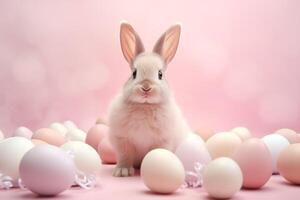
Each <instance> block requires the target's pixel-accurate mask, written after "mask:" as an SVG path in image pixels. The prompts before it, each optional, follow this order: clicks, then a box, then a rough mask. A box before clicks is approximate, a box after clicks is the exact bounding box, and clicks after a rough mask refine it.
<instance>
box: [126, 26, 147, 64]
mask: <svg viewBox="0 0 300 200" xmlns="http://www.w3.org/2000/svg"><path fill="white" fill-rule="evenodd" d="M120 41H121V48H122V52H123V55H124V57H125V59H126V60H127V62H128V63H129V64H132V62H133V59H134V58H135V57H136V56H137V55H138V54H140V53H142V52H143V51H144V46H143V44H142V41H141V39H140V37H139V36H138V34H137V33H136V32H135V30H134V29H133V28H132V26H131V25H130V24H128V23H127V22H122V23H121V27H120Z"/></svg>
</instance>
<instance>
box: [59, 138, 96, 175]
mask: <svg viewBox="0 0 300 200" xmlns="http://www.w3.org/2000/svg"><path fill="white" fill-rule="evenodd" d="M61 148H62V149H63V150H65V151H69V152H70V153H71V155H73V156H74V161H75V164H76V167H77V169H78V170H80V171H82V172H84V173H86V174H97V172H98V171H99V170H100V166H101V160H100V157H99V155H98V153H97V151H96V150H95V149H94V148H93V147H91V146H90V145H88V144H86V143H84V142H80V141H69V142H67V143H65V144H63V145H62V146H61Z"/></svg>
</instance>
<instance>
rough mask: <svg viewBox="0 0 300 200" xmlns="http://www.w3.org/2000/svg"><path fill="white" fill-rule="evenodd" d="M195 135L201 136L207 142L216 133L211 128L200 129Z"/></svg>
mask: <svg viewBox="0 0 300 200" xmlns="http://www.w3.org/2000/svg"><path fill="white" fill-rule="evenodd" d="M195 133H196V134H197V135H199V136H200V137H201V138H202V139H203V140H204V141H207V140H208V138H210V137H211V136H213V135H214V134H215V131H214V130H213V129H211V128H206V127H202V128H198V129H197V130H196V131H195Z"/></svg>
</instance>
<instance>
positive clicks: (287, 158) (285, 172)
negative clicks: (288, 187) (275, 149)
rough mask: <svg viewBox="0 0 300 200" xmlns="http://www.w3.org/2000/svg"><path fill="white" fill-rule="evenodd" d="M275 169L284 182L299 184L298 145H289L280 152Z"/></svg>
mask: <svg viewBox="0 0 300 200" xmlns="http://www.w3.org/2000/svg"><path fill="white" fill-rule="evenodd" d="M277 168H278V171H279V173H280V175H282V176H283V177H284V178H285V179H286V180H288V181H289V182H291V183H293V184H298V185H299V184H300V143H298V144H291V145H289V146H288V147H286V148H285V149H284V150H282V151H281V152H280V154H279V157H278V160H277Z"/></svg>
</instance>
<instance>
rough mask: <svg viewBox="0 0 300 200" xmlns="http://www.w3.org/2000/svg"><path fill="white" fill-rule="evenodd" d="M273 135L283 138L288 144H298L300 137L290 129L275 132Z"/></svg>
mask: <svg viewBox="0 0 300 200" xmlns="http://www.w3.org/2000/svg"><path fill="white" fill-rule="evenodd" d="M275 133H277V134H279V135H282V136H283V137H285V138H286V139H287V140H288V141H289V143H290V144H294V143H300V135H299V134H297V133H296V131H293V130H291V129H287V128H283V129H279V130H277V131H275Z"/></svg>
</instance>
